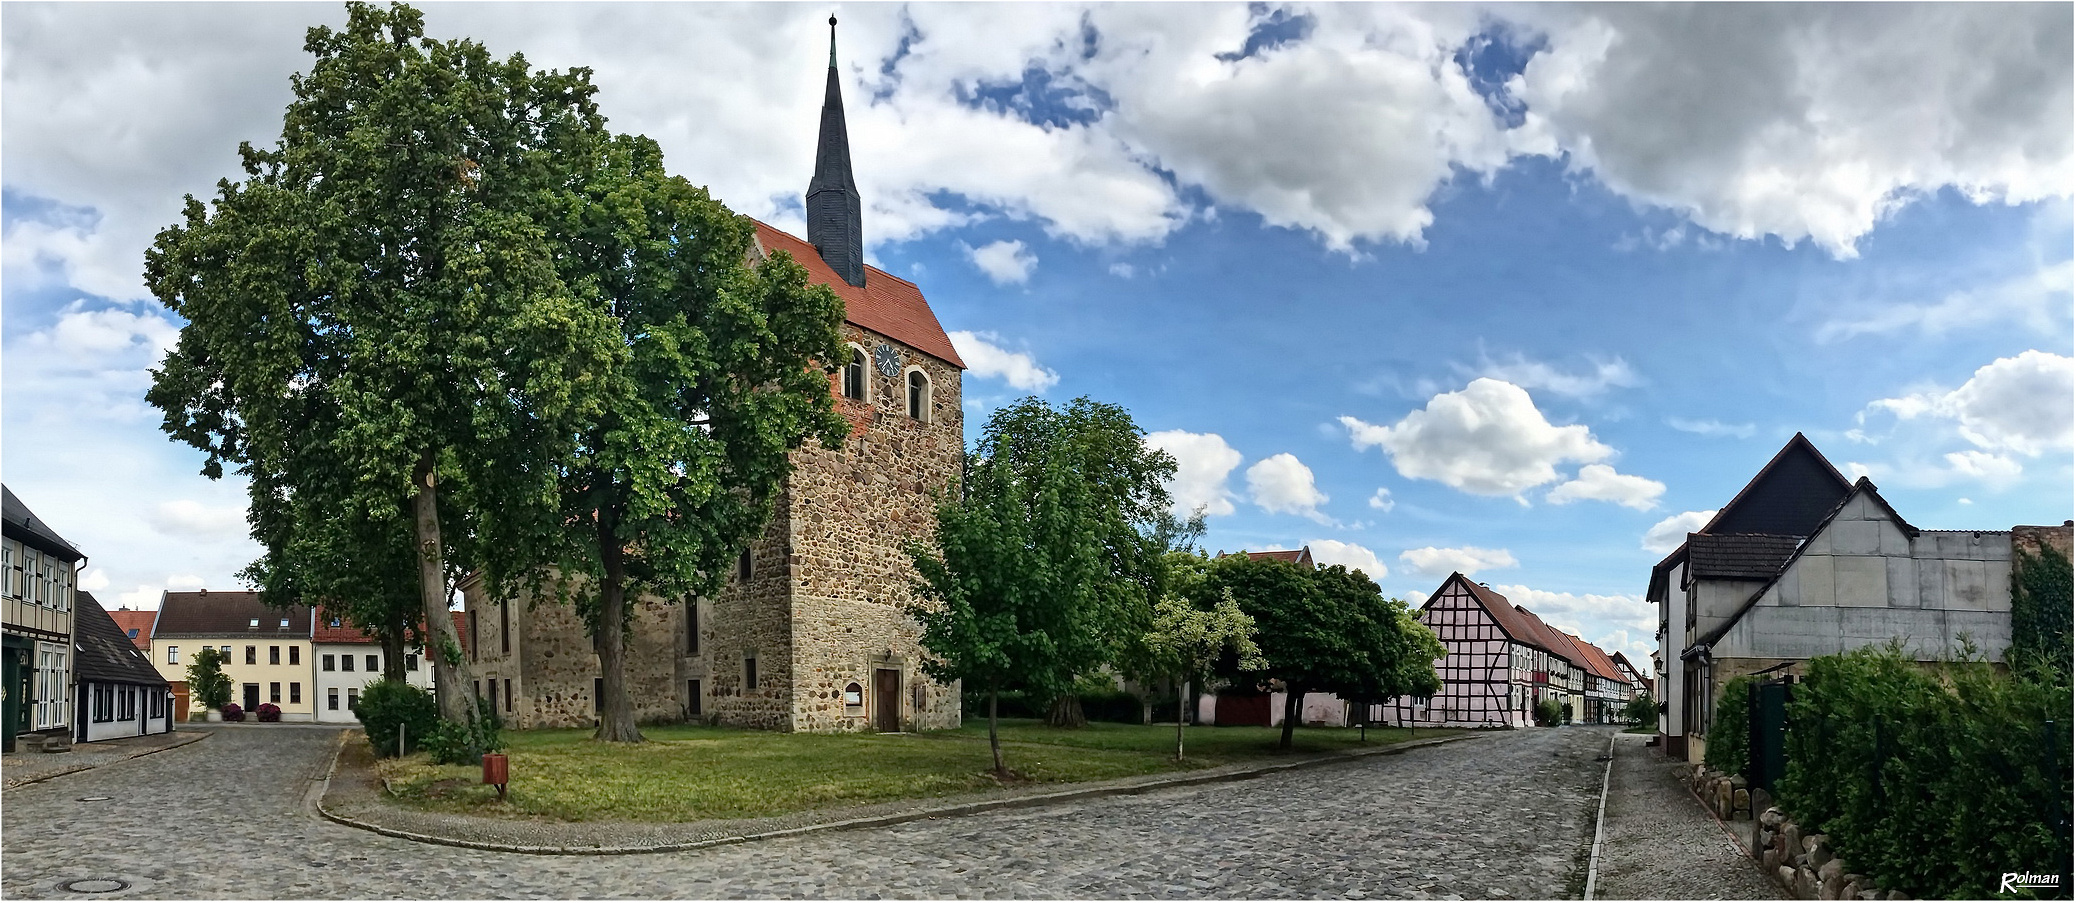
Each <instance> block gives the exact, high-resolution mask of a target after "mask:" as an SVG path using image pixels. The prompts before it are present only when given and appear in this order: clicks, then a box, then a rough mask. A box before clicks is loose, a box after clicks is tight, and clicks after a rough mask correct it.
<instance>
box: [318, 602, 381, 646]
mask: <svg viewBox="0 0 2076 903" xmlns="http://www.w3.org/2000/svg"><path fill="white" fill-rule="evenodd" d="M333 617H334V615H332V614H330V613H329V612H327V611H325V608H324V606H323V605H318V606H317V615H316V622H317V626H316V629H315V630H313V631H312V632H311V634H310V641H311V642H313V643H365V644H369V645H373V644H374V643H375V642H376V640H375V638H374V637H371V636H368V635H367V634H366V633H363V632H362V631H361V629H360V627H359V625H356V624H354V623H353V622H352V621H350V620H347V619H346V618H343V617H341V618H339V626H337V627H333V626H332V618H333Z"/></svg>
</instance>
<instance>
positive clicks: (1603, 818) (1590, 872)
mask: <svg viewBox="0 0 2076 903" xmlns="http://www.w3.org/2000/svg"><path fill="white" fill-rule="evenodd" d="M1619 736H1621V735H1620V733H1619V732H1617V733H1614V734H1609V735H1608V738H1607V768H1605V769H1603V770H1602V771H1601V772H1600V810H1599V811H1597V812H1595V813H1594V814H1593V852H1592V853H1590V854H1588V855H1587V858H1586V890H1585V893H1583V894H1582V895H1581V896H1580V899H1584V900H1591V899H1593V880H1594V878H1596V877H1598V873H1599V871H1600V844H1601V841H1602V839H1604V838H1605V836H1606V835H1605V833H1604V829H1605V828H1606V826H1607V788H1608V785H1609V784H1610V783H1611V782H1612V780H1613V778H1614V776H1615V739H1616V738H1617V737H1619Z"/></svg>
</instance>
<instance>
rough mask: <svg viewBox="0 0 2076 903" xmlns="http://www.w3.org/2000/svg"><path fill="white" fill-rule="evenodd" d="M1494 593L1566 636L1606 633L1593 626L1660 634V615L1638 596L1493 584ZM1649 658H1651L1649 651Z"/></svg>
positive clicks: (1603, 628) (1602, 629)
mask: <svg viewBox="0 0 2076 903" xmlns="http://www.w3.org/2000/svg"><path fill="white" fill-rule="evenodd" d="M1492 589H1493V590H1494V591H1496V592H1498V593H1499V594H1500V595H1503V596H1505V597H1507V601H1509V602H1512V603H1514V604H1515V605H1519V606H1521V607H1522V608H1526V609H1528V610H1529V611H1532V612H1535V615H1536V617H1539V618H1541V619H1543V621H1544V622H1546V623H1548V624H1549V625H1550V626H1552V627H1555V628H1557V629H1559V630H1562V631H1564V632H1566V633H1572V634H1577V635H1579V636H1584V635H1586V634H1588V633H1602V632H1603V631H1604V630H1605V629H1606V628H1605V627H1602V628H1600V629H1595V628H1593V627H1592V626H1591V625H1596V624H1598V625H1610V626H1613V625H1619V626H1622V627H1626V628H1628V629H1631V630H1636V631H1639V632H1646V633H1649V634H1651V635H1653V636H1655V635H1656V633H1657V630H1658V617H1657V613H1656V612H1654V611H1652V609H1651V605H1650V603H1648V602H1645V601H1644V600H1643V599H1642V598H1641V597H1638V596H1629V595H1610V596H1602V595H1596V594H1593V593H1560V592H1552V591H1550V590H1542V589H1530V588H1529V587H1526V586H1518V585H1500V584H1493V586H1492ZM1596 645H1598V644H1596ZM1603 648H1605V647H1603ZM1645 654H1647V655H1648V654H1649V653H1648V651H1646V653H1645Z"/></svg>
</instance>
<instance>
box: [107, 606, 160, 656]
mask: <svg viewBox="0 0 2076 903" xmlns="http://www.w3.org/2000/svg"><path fill="white" fill-rule="evenodd" d="M108 616H109V617H111V618H114V619H115V626H117V627H119V628H122V632H123V633H124V634H129V633H130V631H132V630H134V631H137V633H136V634H135V635H133V636H130V643H131V644H132V645H134V646H136V647H137V648H139V649H150V648H151V622H153V621H156V620H158V617H159V613H158V612H156V611H131V610H129V609H127V608H119V609H116V610H115V611H111V612H109V613H108Z"/></svg>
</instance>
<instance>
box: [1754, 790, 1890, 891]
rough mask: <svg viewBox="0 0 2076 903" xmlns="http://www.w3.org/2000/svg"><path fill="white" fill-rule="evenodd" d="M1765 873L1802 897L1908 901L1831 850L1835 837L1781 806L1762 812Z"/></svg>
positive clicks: (1761, 853)
mask: <svg viewBox="0 0 2076 903" xmlns="http://www.w3.org/2000/svg"><path fill="white" fill-rule="evenodd" d="M1755 853H1756V855H1758V857H1759V861H1760V863H1761V864H1762V865H1764V866H1765V872H1766V874H1767V875H1769V876H1771V877H1772V878H1773V880H1775V881H1778V882H1780V886H1781V887H1782V888H1783V889H1785V890H1786V891H1787V892H1788V893H1789V894H1791V895H1793V896H1794V897H1795V898H1796V899H1798V900H1908V899H1910V897H1908V896H1907V895H1905V894H1904V893H1903V892H1902V891H1897V890H1891V891H1883V890H1881V889H1880V888H1878V887H1876V886H1875V885H1874V879H1873V878H1870V877H1868V876H1866V875H1862V874H1859V873H1857V872H1854V871H1853V870H1852V868H1851V867H1850V866H1848V865H1847V864H1846V862H1845V860H1843V859H1840V858H1838V856H1837V854H1835V853H1833V852H1832V851H1831V838H1829V837H1827V836H1825V835H1822V834H1808V833H1805V832H1804V831H1803V830H1802V828H1801V826H1799V825H1797V824H1795V822H1794V821H1793V820H1792V819H1789V818H1788V816H1787V813H1785V812H1782V811H1781V810H1779V809H1778V808H1768V809H1767V810H1766V811H1765V812H1763V813H1760V815H1759V833H1758V843H1757V845H1756V849H1755Z"/></svg>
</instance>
